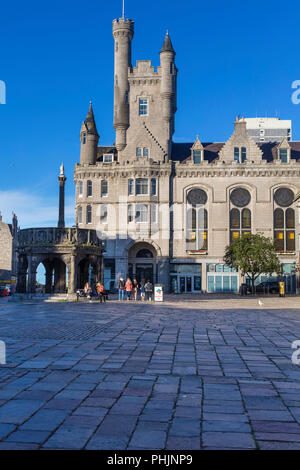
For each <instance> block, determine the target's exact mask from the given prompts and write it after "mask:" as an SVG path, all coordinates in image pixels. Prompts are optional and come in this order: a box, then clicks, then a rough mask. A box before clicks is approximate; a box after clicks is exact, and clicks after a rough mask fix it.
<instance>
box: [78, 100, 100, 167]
mask: <svg viewBox="0 0 300 470" xmlns="http://www.w3.org/2000/svg"><path fill="white" fill-rule="evenodd" d="M98 141H99V135H98V132H97V127H96V123H95V117H94V112H93V106H92V102H90V108H89V112H88V113H87V117H86V120H85V121H83V123H82V126H81V131H80V142H81V151H80V164H81V165H84V164H90V165H94V164H95V163H96V159H97V147H98Z"/></svg>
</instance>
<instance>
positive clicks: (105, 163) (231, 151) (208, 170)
mask: <svg viewBox="0 0 300 470" xmlns="http://www.w3.org/2000/svg"><path fill="white" fill-rule="evenodd" d="M133 36H134V22H133V21H132V20H130V19H126V18H124V17H122V18H119V19H118V20H114V21H113V38H114V42H115V50H114V58H115V69H114V129H115V132H116V137H115V143H114V144H113V145H111V146H107V147H103V146H100V147H98V140H99V135H98V132H97V128H96V123H95V118H94V113H93V108H92V105H90V109H89V112H88V115H87V118H86V119H85V121H84V122H83V124H82V128H81V133H80V141H81V155H80V164H79V165H76V168H75V183H76V224H77V226H78V227H79V228H84V229H88V228H92V229H97V234H98V236H99V238H101V239H103V237H104V236H105V235H106V236H107V239H106V242H105V243H106V246H105V254H104V260H103V262H104V282H105V285H106V288H108V289H111V288H113V286H114V284H115V281H116V280H118V279H119V276H120V275H122V276H127V275H129V276H130V277H131V278H133V279H134V278H136V279H138V280H139V281H140V280H141V279H150V280H152V281H153V282H159V283H162V284H163V285H164V286H165V289H166V290H168V289H170V290H171V291H172V292H182V293H183V292H186V293H190V292H198V293H199V292H205V291H206V292H229V291H230V292H238V290H239V286H240V283H241V282H243V281H244V280H243V279H242V275H241V273H238V272H236V271H235V270H234V269H233V268H230V267H229V266H226V265H225V263H224V261H223V258H224V252H225V249H226V246H227V245H228V244H230V243H231V242H232V241H233V240H235V239H237V238H239V237H241V236H243V235H244V234H247V233H250V232H251V233H262V234H264V235H265V236H268V237H271V238H273V239H274V241H275V244H276V248H277V251H278V253H279V256H280V260H281V262H282V264H283V271H284V272H287V273H291V274H290V278H289V279H290V281H289V282H290V284H289V286H290V287H289V292H292V291H293V292H294V291H295V275H294V274H293V270H294V266H295V262H296V261H297V259H298V255H297V253H298V252H299V248H300V234H299V233H298V228H297V227H299V225H296V218H295V217H296V210H295V201H294V196H295V194H297V193H298V192H299V191H300V185H299V181H300V180H299V177H300V166H299V162H300V142H289V141H288V140H287V138H283V139H282V141H281V142H266V141H263V142H254V140H252V138H251V136H250V135H249V133H248V131H247V126H246V121H245V120H244V119H241V120H239V119H237V120H236V122H235V123H234V132H233V134H232V135H231V137H230V138H229V139H228V140H227V141H226V142H219V141H217V142H214V143H211V142H208V143H205V142H202V141H201V138H199V137H197V138H196V139H194V141H192V140H191V141H190V142H185V143H184V142H181V143H176V142H173V134H174V130H175V114H176V110H177V72H178V71H177V68H176V64H175V57H176V53H175V50H174V48H173V45H172V42H171V38H170V35H169V33H168V32H167V34H166V36H165V38H164V41H163V45H162V48H161V50H160V52H159V56H160V65H159V67H157V68H155V67H154V66H153V65H152V64H151V61H150V60H138V61H137V62H136V65H135V66H133V65H132V61H131V45H132V40H133ZM199 131H200V134H201V129H199ZM171 209H172V210H171ZM299 277H300V276H299ZM257 282H258V281H257ZM299 285H300V284H299Z"/></svg>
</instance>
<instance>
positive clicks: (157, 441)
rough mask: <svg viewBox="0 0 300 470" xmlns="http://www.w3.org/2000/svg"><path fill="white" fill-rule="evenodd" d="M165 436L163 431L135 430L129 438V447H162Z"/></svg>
mask: <svg viewBox="0 0 300 470" xmlns="http://www.w3.org/2000/svg"><path fill="white" fill-rule="evenodd" d="M166 436H167V435H166V433H165V432H163V431H135V432H134V434H133V436H132V438H131V440H130V447H131V448H143V449H153V448H154V449H164V447H165V441H166Z"/></svg>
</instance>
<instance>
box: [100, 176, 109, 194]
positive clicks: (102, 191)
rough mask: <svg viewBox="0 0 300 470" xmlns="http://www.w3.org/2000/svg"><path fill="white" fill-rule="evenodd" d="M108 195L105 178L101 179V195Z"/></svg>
mask: <svg viewBox="0 0 300 470" xmlns="http://www.w3.org/2000/svg"><path fill="white" fill-rule="evenodd" d="M107 195H108V183H107V181H106V180H102V181H101V197H107Z"/></svg>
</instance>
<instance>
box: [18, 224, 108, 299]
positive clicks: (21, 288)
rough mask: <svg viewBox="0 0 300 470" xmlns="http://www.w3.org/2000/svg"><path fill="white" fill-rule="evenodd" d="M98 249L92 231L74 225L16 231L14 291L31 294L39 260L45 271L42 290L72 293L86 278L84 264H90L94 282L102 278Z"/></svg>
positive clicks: (34, 285)
mask: <svg viewBox="0 0 300 470" xmlns="http://www.w3.org/2000/svg"><path fill="white" fill-rule="evenodd" d="M102 252H103V246H102V241H101V240H99V238H98V236H97V233H96V231H95V230H88V229H78V228H32V229H25V230H20V233H19V248H18V254H19V272H18V283H17V292H18V293H25V292H28V293H31V294H32V293H35V289H36V271H37V268H38V266H39V264H40V263H42V264H43V265H44V267H45V271H46V276H45V277H46V279H45V293H47V294H50V293H65V292H68V293H69V294H72V293H74V292H76V290H77V289H78V288H81V287H83V284H84V282H86V281H87V280H89V278H88V272H87V269H86V266H89V265H92V266H93V279H94V281H96V280H100V279H102ZM67 270H68V283H67V282H66V272H67ZM67 284H68V285H67Z"/></svg>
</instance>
